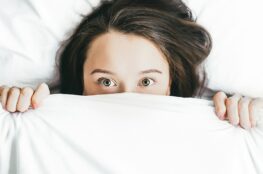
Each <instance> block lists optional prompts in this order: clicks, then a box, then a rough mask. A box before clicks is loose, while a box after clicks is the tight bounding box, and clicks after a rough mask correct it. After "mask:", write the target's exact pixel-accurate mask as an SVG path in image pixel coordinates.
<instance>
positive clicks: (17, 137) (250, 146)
mask: <svg viewBox="0 0 263 174" xmlns="http://www.w3.org/2000/svg"><path fill="white" fill-rule="evenodd" d="M0 173H1V174H16V173H19V174H58V173H59V174H77V173H89V174H105V173H107V174H174V173H202V174H204V173H209V174H211V173H213V174H221V173H222V174H230V173H231V174H233V173H238V174H259V173H263V125H262V123H261V124H259V125H258V126H257V127H256V128H253V129H251V130H250V131H247V130H244V129H242V128H240V127H234V126H232V125H230V124H229V123H228V122H227V121H221V120H219V119H218V118H217V117H216V115H215V113H214V106H213V102H212V101H209V100H204V99H195V98H180V97H172V96H158V95H150V94H135V93H122V94H108V95H94V96H74V95H51V96H49V97H48V98H47V99H46V100H45V101H44V102H43V103H42V105H41V107H40V108H38V109H37V110H29V111H27V112H25V113H13V114H11V113H8V112H6V111H4V110H3V109H2V108H1V107H0Z"/></svg>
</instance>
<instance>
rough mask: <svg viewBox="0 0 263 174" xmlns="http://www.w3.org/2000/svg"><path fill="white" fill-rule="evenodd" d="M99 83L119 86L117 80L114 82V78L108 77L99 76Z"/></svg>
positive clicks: (107, 85)
mask: <svg viewBox="0 0 263 174" xmlns="http://www.w3.org/2000/svg"><path fill="white" fill-rule="evenodd" d="M98 84H100V85H104V86H106V87H112V86H117V85H116V83H115V82H113V81H112V80H110V79H107V78H99V79H98Z"/></svg>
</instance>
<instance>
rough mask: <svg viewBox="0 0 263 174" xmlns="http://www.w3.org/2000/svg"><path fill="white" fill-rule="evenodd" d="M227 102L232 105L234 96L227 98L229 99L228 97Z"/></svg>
mask: <svg viewBox="0 0 263 174" xmlns="http://www.w3.org/2000/svg"><path fill="white" fill-rule="evenodd" d="M226 104H227V105H232V104H234V98H233V97H229V98H227V99H226Z"/></svg>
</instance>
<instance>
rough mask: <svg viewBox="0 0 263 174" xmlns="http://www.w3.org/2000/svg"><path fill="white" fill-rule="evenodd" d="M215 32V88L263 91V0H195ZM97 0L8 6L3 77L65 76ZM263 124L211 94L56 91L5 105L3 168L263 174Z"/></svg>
mask: <svg viewBox="0 0 263 174" xmlns="http://www.w3.org/2000/svg"><path fill="white" fill-rule="evenodd" d="M185 2H186V3H187V4H188V5H189V7H190V8H192V10H193V12H194V15H195V16H196V17H198V22H199V23H201V24H202V25H203V26H205V27H206V28H207V30H208V31H209V32H210V33H211V35H212V38H213V43H214V46H213V50H212V52H211V54H210V56H209V57H208V59H207V61H206V62H204V68H205V70H206V72H207V74H208V80H209V83H208V85H207V89H208V90H211V91H219V90H221V91H224V92H227V93H229V94H234V93H240V94H241V95H244V96H250V97H260V98H261V97H262V98H263V80H262V74H263V68H262V65H263V61H262V52H261V50H262V49H261V45H262V44H261V43H262V40H263V33H262V32H261V31H262V30H263V28H262V24H260V23H259V22H258V21H261V19H260V16H262V10H261V7H262V5H263V4H262V2H261V1H258V0H251V1H249V3H248V2H247V1H245V0H241V1H235V0H220V1H216V0H187V1H185ZM98 3H99V2H98V1H97V0H89V1H88V0H45V1H44V0H43V1H40V0H23V1H21V0H12V1H2V2H1V5H0V38H1V40H0V85H8V86H21V87H22V86H30V87H32V88H35V87H36V86H37V85H38V84H39V83H42V82H46V83H48V84H50V85H56V83H57V69H56V66H55V63H56V62H55V54H56V50H57V48H58V47H59V44H60V43H61V41H63V40H64V39H65V38H66V37H67V36H68V35H69V34H70V33H71V32H72V30H73V28H74V25H76V24H77V23H78V22H79V21H80V20H81V16H80V15H81V14H87V13H89V12H90V11H91V10H92V8H93V7H95V6H96V5H98ZM258 114H259V115H262V117H261V118H262V119H261V120H259V122H258V125H257V127H256V128H253V129H251V130H244V129H242V128H240V127H235V126H232V125H231V124H229V123H228V121H221V120H219V119H218V118H217V117H216V115H215V112H214V105H213V102H212V101H211V99H204V98H201V99H200V98H181V97H172V96H169V97H168V96H157V95H149V94H135V93H122V94H110V95H96V96H74V95H62V94H55V95H50V96H49V97H48V98H47V99H46V100H44V103H42V105H41V107H40V108H38V109H37V110H29V111H28V112H25V113H9V112H6V111H5V110H3V108H2V107H1V106H0V174H31V173H32V174H46V173H48V174H53V173H54V174H55V173H65V174H67V173H68V174H71V173H72V174H73V173H74V174H75V173H91V174H102V173H103V174H105V173H107V174H124V173H125V174H129V173H131V174H135V173H136V174H155V173H156V174H157V173H167V174H170V173H209V174H210V173H216V174H221V173H223V174H233V173H239V174H261V173H263V110H260V111H259V113H258Z"/></svg>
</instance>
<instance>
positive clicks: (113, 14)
mask: <svg viewBox="0 0 263 174" xmlns="http://www.w3.org/2000/svg"><path fill="white" fill-rule="evenodd" d="M211 45H212V43H211V38H210V35H209V33H208V32H207V31H206V30H205V29H204V28H203V27H201V26H200V25H198V24H197V23H196V21H195V19H194V18H193V17H192V13H191V11H190V9H189V8H188V7H187V6H186V5H185V4H184V3H183V2H182V1H180V0H112V1H102V3H101V5H100V6H99V7H97V8H96V9H94V10H93V12H92V13H91V14H89V15H87V16H85V17H84V18H83V20H82V21H81V23H80V24H79V25H78V26H77V28H76V29H75V31H74V32H73V34H72V35H71V36H70V37H69V39H67V40H66V41H65V42H64V43H63V45H62V46H61V49H60V50H59V51H58V55H59V70H60V92H61V93H64V94H76V95H97V94H109V93H120V92H136V93H145V94H156V95H167V96H179V97H195V96H201V95H202V92H203V90H202V89H203V87H204V85H205V82H206V78H205V77H206V76H205V73H204V72H203V74H202V75H203V76H202V78H200V75H199V74H200V72H199V66H200V64H201V63H202V62H203V61H204V60H205V58H206V57H207V56H208V55H209V53H210V50H211ZM0 93H1V96H2V97H1V98H2V105H3V106H4V108H6V109H7V110H8V111H10V112H15V111H20V112H24V111H26V110H27V109H28V108H29V106H30V105H32V107H33V108H37V107H38V105H39V104H40V103H41V101H42V100H43V99H44V98H45V97H46V96H47V95H49V94H50V92H49V88H48V86H47V85H46V84H42V85H40V86H39V87H38V88H37V89H36V91H34V90H33V89H31V88H27V87H25V88H22V89H20V88H16V87H13V88H8V87H1V89H0ZM213 99H214V102H215V107H216V113H217V115H218V117H219V118H220V119H222V120H224V119H229V120H230V122H231V123H232V124H233V125H238V124H240V126H242V127H243V128H246V129H248V128H251V127H254V126H255V125H256V115H255V114H254V112H253V111H254V110H255V109H257V108H259V107H261V106H259V105H261V104H262V102H261V101H260V100H256V99H254V100H253V99H250V98H247V97H244V98H243V97H242V96H240V95H234V96H232V97H229V98H228V97H227V96H226V94H225V93H224V92H218V93H216V94H215V95H214V97H213Z"/></svg>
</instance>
